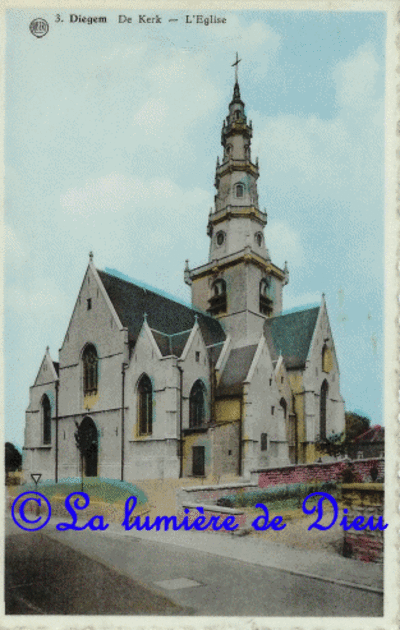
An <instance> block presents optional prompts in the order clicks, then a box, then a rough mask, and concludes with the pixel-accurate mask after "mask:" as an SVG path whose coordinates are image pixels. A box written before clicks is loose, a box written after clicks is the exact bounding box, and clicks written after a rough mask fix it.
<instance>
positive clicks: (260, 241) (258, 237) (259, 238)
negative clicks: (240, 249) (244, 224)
mask: <svg viewBox="0 0 400 630" xmlns="http://www.w3.org/2000/svg"><path fill="white" fill-rule="evenodd" d="M254 238H255V239H256V243H257V245H258V247H261V246H262V244H263V235H262V234H261V232H257V233H256V234H255V235H254Z"/></svg>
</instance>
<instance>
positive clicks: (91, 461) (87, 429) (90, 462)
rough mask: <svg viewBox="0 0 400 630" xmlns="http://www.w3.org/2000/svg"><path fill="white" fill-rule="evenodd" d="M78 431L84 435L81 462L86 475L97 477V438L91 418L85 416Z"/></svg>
mask: <svg viewBox="0 0 400 630" xmlns="http://www.w3.org/2000/svg"><path fill="white" fill-rule="evenodd" d="M79 429H80V431H81V432H82V435H83V436H84V445H85V446H84V453H83V463H84V471H85V476H86V477H97V474H98V473H97V460H98V447H99V439H98V435H97V429H96V425H95V423H94V422H93V420H92V418H89V416H86V417H85V418H84V419H83V420H82V422H81V425H80V428H79Z"/></svg>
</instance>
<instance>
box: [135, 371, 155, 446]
mask: <svg viewBox="0 0 400 630" xmlns="http://www.w3.org/2000/svg"><path fill="white" fill-rule="evenodd" d="M138 416H139V417H138V419H139V434H140V435H151V434H152V432H153V387H152V385H151V380H150V379H149V377H148V376H147V374H143V376H142V378H141V379H140V381H139V383H138Z"/></svg>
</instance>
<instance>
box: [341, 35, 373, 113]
mask: <svg viewBox="0 0 400 630" xmlns="http://www.w3.org/2000/svg"><path fill="white" fill-rule="evenodd" d="M378 72H379V65H378V62H377V61H376V59H375V55H374V50H373V48H372V46H370V45H364V46H362V47H360V48H359V49H358V50H357V52H356V53H355V54H354V55H353V56H352V57H349V58H348V59H346V60H345V61H341V62H339V63H338V64H337V66H336V68H335V70H334V72H333V78H334V80H335V83H336V100H337V102H338V104H339V106H340V107H342V108H349V109H352V110H358V111H360V110H365V109H366V108H367V107H368V106H369V103H370V101H371V100H372V101H373V100H374V99H375V94H376V92H375V91H376V79H377V75H378Z"/></svg>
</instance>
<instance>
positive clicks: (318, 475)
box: [253, 458, 384, 488]
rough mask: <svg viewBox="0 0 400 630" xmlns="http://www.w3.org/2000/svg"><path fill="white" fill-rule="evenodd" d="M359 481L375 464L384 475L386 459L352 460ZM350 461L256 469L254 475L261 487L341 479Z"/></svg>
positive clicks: (379, 473)
mask: <svg viewBox="0 0 400 630" xmlns="http://www.w3.org/2000/svg"><path fill="white" fill-rule="evenodd" d="M350 463H351V467H352V470H353V473H354V474H355V475H356V477H357V481H360V482H361V481H365V480H366V478H367V477H369V475H370V470H371V468H373V467H374V466H375V467H376V468H377V469H378V477H379V478H383V476H384V459H383V458H373V459H356V460H353V461H351V462H350ZM348 466H349V461H348V460H347V461H339V462H331V463H329V464H299V465H297V466H284V467H282V468H268V469H265V470H256V471H254V472H253V477H255V478H256V479H257V480H258V487H259V488H267V487H269V486H281V485H285V484H287V483H311V482H312V481H339V480H340V479H341V477H342V475H343V472H344V471H345V470H346V469H347V468H348Z"/></svg>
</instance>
